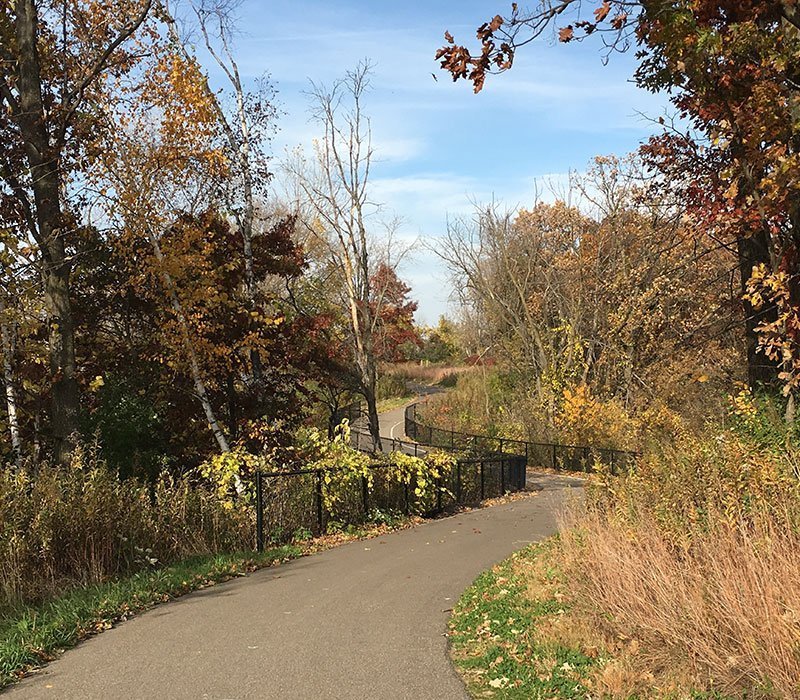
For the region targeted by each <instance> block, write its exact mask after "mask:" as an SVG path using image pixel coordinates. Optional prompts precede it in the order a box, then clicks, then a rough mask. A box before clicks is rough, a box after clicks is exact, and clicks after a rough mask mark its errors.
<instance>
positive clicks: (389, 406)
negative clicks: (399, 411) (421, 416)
mask: <svg viewBox="0 0 800 700" xmlns="http://www.w3.org/2000/svg"><path fill="white" fill-rule="evenodd" d="M413 396H414V395H413V394H411V395H409V396H394V397H392V398H390V399H381V400H380V401H378V406H377V408H378V413H388V412H389V411H394V409H396V408H402V407H403V406H405V405H406V404H408V403H411V399H412V398H413Z"/></svg>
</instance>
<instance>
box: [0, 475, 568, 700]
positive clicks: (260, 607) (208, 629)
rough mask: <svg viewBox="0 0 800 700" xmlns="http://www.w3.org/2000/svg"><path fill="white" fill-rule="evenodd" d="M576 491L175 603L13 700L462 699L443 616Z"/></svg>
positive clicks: (441, 523) (41, 677)
mask: <svg viewBox="0 0 800 700" xmlns="http://www.w3.org/2000/svg"><path fill="white" fill-rule="evenodd" d="M579 484H580V482H579V481H576V480H570V479H568V478H563V477H557V476H540V477H535V479H534V485H535V486H536V487H538V488H539V489H540V490H539V491H538V493H536V494H534V495H531V496H530V497H528V498H524V499H520V500H517V501H514V502H511V503H507V504H505V505H499V506H494V507H489V508H484V509H479V510H473V511H470V512H465V513H462V514H459V515H456V516H452V517H449V518H442V519H440V520H435V521H431V522H427V523H425V524H423V525H420V526H418V527H415V528H411V529H408V530H403V531H399V532H394V533H391V534H388V535H385V536H383V537H380V538H376V539H372V540H365V541H361V542H353V543H350V544H347V545H344V546H342V547H338V548H336V549H331V550H328V551H326V552H321V553H319V554H315V555H313V556H309V557H305V558H302V559H298V560H296V561H293V562H289V563H287V564H284V565H281V566H278V567H275V568H272V569H264V570H262V571H259V572H256V573H254V574H252V575H251V576H248V577H247V578H242V579H237V580H235V581H231V582H228V583H225V584H221V585H218V586H215V587H212V588H208V589H206V590H203V591H199V592H197V593H194V594H191V595H188V596H185V597H183V598H181V599H179V600H177V601H174V602H171V603H169V604H167V605H163V606H159V607H156V608H154V609H153V610H151V611H149V612H147V613H145V614H143V615H141V616H139V617H136V618H134V619H133V620H130V621H128V622H125V623H124V624H122V625H120V626H119V627H116V628H114V629H112V630H109V631H107V632H104V633H103V634H101V635H99V636H98V637H95V638H93V639H90V640H88V641H86V642H84V643H82V644H80V645H79V646H78V647H76V648H75V649H73V650H70V651H68V652H67V653H66V654H65V655H64V656H63V658H61V659H59V660H57V661H55V662H53V663H52V664H50V665H49V666H47V667H46V668H45V669H44V670H42V671H40V672H39V673H37V674H35V675H33V676H31V677H30V678H28V679H25V680H23V681H22V682H21V683H19V684H18V685H17V686H15V687H13V688H12V689H11V690H10V691H9V692H8V695H9V696H10V697H12V698H65V699H67V698H68V699H70V700H78V699H84V698H85V699H87V700H93V699H95V698H97V699H100V698H103V699H107V698H126V699H127V698H131V699H133V698H136V699H138V698H142V699H144V698H147V699H151V698H153V699H162V698H163V699H164V700H171V699H179V698H180V699H181V700H182V699H184V698H187V699H188V698H201V699H209V700H223V699H227V698H231V699H233V698H236V699H244V698H253V699H255V698H259V699H262V698H263V699H271V698H281V699H284V698H285V699H290V698H298V699H301V698H302V699H304V700H306V699H307V700H315V699H317V698H319V699H327V698H330V699H333V698H336V699H337V700H339V699H351V698H352V699H353V700H371V699H373V698H374V699H375V700H378V699H381V700H383V699H387V700H404V699H408V700H426V699H428V698H430V699H431V700H450V699H451V698H452V699H454V700H455V699H463V698H466V697H467V695H466V693H465V691H464V688H463V685H462V683H461V680H460V679H459V678H458V676H457V675H456V673H455V671H454V670H453V668H452V666H451V664H450V661H449V658H448V650H447V637H446V636H445V632H446V625H447V618H448V617H449V614H450V609H451V608H452V606H453V605H454V603H455V602H456V600H457V599H458V597H459V595H460V594H461V593H462V592H463V590H464V589H465V588H466V587H467V586H468V585H469V584H470V583H471V582H472V581H473V579H474V578H475V577H476V576H477V575H478V574H479V573H480V572H481V571H482V570H483V569H486V568H487V567H489V566H491V565H492V564H493V563H495V562H498V561H500V560H501V559H503V558H505V557H506V556H508V555H509V554H510V553H511V552H513V551H514V550H516V549H519V548H521V547H523V546H525V545H526V544H528V543H529V542H532V541H536V540H539V539H541V538H543V537H546V536H547V535H549V534H551V533H553V532H554V531H555V529H556V513H557V511H558V510H559V509H560V508H561V506H563V505H564V503H565V502H566V501H567V500H568V499H569V498H570V497H572V496H574V495H575V494H576V493H578V491H579V488H576V487H578V486H579Z"/></svg>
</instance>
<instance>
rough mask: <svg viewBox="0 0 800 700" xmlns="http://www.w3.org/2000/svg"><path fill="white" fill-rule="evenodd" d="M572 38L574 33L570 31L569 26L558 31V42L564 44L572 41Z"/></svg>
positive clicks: (570, 26) (570, 27)
mask: <svg viewBox="0 0 800 700" xmlns="http://www.w3.org/2000/svg"><path fill="white" fill-rule="evenodd" d="M573 37H574V32H573V31H572V25H571V24H570V25H568V26H566V27H562V28H561V29H559V30H558V40H559V41H563V42H564V43H565V44H566V43H567V42H568V41H572V39H573Z"/></svg>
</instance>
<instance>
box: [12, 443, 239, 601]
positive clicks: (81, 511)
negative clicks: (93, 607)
mask: <svg viewBox="0 0 800 700" xmlns="http://www.w3.org/2000/svg"><path fill="white" fill-rule="evenodd" d="M253 532H254V528H253V523H252V510H251V509H244V508H225V507H223V505H222V504H221V503H220V501H219V500H218V499H217V497H216V495H215V494H214V492H213V491H212V490H211V489H208V488H205V487H204V486H202V485H199V484H197V483H194V482H193V481H192V479H191V478H190V477H188V476H183V477H175V476H171V475H168V474H161V475H160V476H158V477H157V478H156V480H155V481H154V482H152V483H145V482H143V481H140V480H138V479H135V478H130V479H125V480H120V479H119V478H118V477H117V475H116V474H115V473H114V472H113V471H111V470H109V469H108V468H107V467H106V465H105V464H104V463H102V462H101V461H99V460H98V458H97V455H96V453H95V452H94V451H92V450H85V449H78V450H76V452H75V455H74V457H73V460H72V463H71V465H70V466H68V467H56V466H49V465H41V466H40V467H39V469H38V470H37V471H36V472H35V473H34V472H31V471H26V470H19V471H17V470H13V469H10V468H7V469H4V470H2V471H0V561H2V562H3V565H2V567H0V607H6V606H11V605H14V604H17V603H20V602H32V601H38V600H42V599H45V598H48V597H50V596H52V595H53V594H55V593H57V592H59V591H61V590H63V589H65V588H68V587H70V586H74V585H88V584H93V583H100V582H103V581H105V580H107V579H109V578H111V577H114V576H117V575H120V574H123V573H127V572H130V571H134V570H139V569H147V568H148V567H151V566H155V565H162V564H169V563H172V562H174V561H177V560H178V559H181V558H183V557H186V556H190V555H195V554H209V553H215V552H222V551H236V550H242V549H251V548H252V546H253Z"/></svg>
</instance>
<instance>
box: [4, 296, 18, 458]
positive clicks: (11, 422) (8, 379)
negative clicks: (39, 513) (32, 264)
mask: <svg viewBox="0 0 800 700" xmlns="http://www.w3.org/2000/svg"><path fill="white" fill-rule="evenodd" d="M4 310H5V304H4V303H3V301H2V300H0V311H4ZM0 342H2V344H3V383H4V384H5V387H6V411H7V413H8V432H9V434H10V435H11V450H12V452H13V453H14V463H15V464H16V465H17V466H19V465H20V463H21V462H22V440H21V439H20V435H19V418H18V417H17V393H16V389H15V387H14V369H13V357H14V334H13V332H12V330H11V328H9V325H8V324H7V323H6V322H5V321H4V322H2V323H1V324H0Z"/></svg>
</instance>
